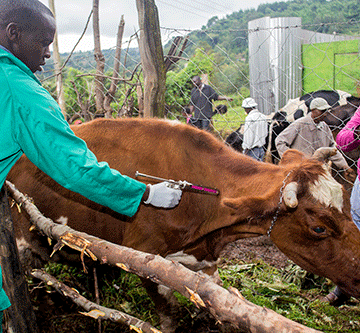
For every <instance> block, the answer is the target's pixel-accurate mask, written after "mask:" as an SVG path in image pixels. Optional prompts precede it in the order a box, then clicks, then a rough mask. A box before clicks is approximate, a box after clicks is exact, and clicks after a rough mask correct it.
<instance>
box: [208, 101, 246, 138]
mask: <svg viewBox="0 0 360 333" xmlns="http://www.w3.org/2000/svg"><path fill="white" fill-rule="evenodd" d="M217 104H221V103H217ZM230 104H231V103H230ZM245 117H246V114H245V111H244V109H243V108H242V107H241V106H234V107H233V106H231V105H230V106H228V111H227V112H226V113H225V114H224V115H221V114H216V115H215V116H214V117H213V118H212V119H213V124H214V127H215V132H217V133H220V135H221V136H222V137H223V138H225V137H226V136H227V135H229V134H230V133H231V132H233V131H235V130H237V129H238V128H239V127H240V125H242V124H244V121H245Z"/></svg>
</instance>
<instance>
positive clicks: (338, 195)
mask: <svg viewBox="0 0 360 333" xmlns="http://www.w3.org/2000/svg"><path fill="white" fill-rule="evenodd" d="M325 170H326V174H325V175H323V176H320V177H319V179H318V180H317V181H316V182H315V183H314V184H310V193H311V194H312V196H313V197H314V198H315V199H316V200H318V201H319V202H320V203H321V204H323V205H325V206H327V207H334V208H336V209H337V210H339V211H340V212H342V209H343V207H344V199H343V192H342V186H341V185H340V184H339V183H338V182H337V181H336V180H335V179H334V178H333V177H332V176H331V175H330V173H329V172H328V171H327V169H326V168H325Z"/></svg>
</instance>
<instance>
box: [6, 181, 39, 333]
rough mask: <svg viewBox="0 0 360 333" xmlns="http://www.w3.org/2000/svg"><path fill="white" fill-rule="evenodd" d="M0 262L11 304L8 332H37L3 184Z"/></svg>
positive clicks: (7, 315)
mask: <svg viewBox="0 0 360 333" xmlns="http://www.w3.org/2000/svg"><path fill="white" fill-rule="evenodd" d="M0 262H1V268H2V273H3V287H4V290H5V292H6V294H7V295H8V297H9V299H10V302H11V306H10V307H9V308H8V309H7V310H5V318H6V319H7V322H6V326H7V327H8V328H9V330H8V332H12V333H37V332H38V328H37V324H36V317H35V314H34V311H33V308H32V305H31V301H30V295H29V290H28V286H27V282H26V279H25V276H24V272H23V269H22V267H21V264H20V262H19V253H18V249H17V247H16V241H15V236H14V226H13V223H12V219H11V212H10V207H9V202H8V199H7V194H6V190H5V187H3V188H2V189H1V191H0Z"/></svg>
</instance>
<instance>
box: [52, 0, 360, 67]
mask: <svg viewBox="0 0 360 333" xmlns="http://www.w3.org/2000/svg"><path fill="white" fill-rule="evenodd" d="M264 16H270V17H301V18H302V24H303V28H305V29H307V30H313V31H317V32H322V33H333V32H334V28H335V30H336V31H335V32H336V33H338V34H350V35H353V34H359V24H358V23H359V21H360V2H358V1H357V0H341V1H340V0H330V1H327V0H290V1H279V2H275V3H265V4H262V5H259V6H258V8H256V9H255V8H253V9H247V10H240V11H238V12H234V13H232V14H230V15H227V16H226V17H225V18H222V19H219V18H218V17H217V16H215V17H212V18H211V19H210V20H209V21H208V23H207V24H206V26H203V27H201V29H200V28H199V30H197V31H194V32H191V33H190V35H189V40H190V41H191V43H189V46H188V48H187V50H186V51H187V52H186V53H187V55H188V56H191V55H192V54H193V53H194V51H195V49H196V48H197V47H204V48H206V49H207V50H208V51H213V52H215V53H216V49H217V48H218V47H220V48H221V49H223V50H226V52H227V53H228V54H229V55H237V56H238V57H246V53H247V44H248V40H247V28H248V22H249V21H251V20H254V19H258V18H261V17H264ZM169 47H170V42H169V43H168V44H167V45H165V47H164V49H165V53H167V50H168V48H169ZM103 53H104V55H105V59H106V62H107V68H109V69H110V68H112V66H113V59H114V54H115V49H108V50H103ZM124 53H125V50H124V51H123V53H122V59H124ZM67 56H68V54H66V53H65V54H61V57H62V59H66V58H67ZM139 61H140V55H139V51H138V49H137V48H133V49H130V50H129V55H128V56H127V62H126V67H127V68H129V69H132V68H133V67H134V66H135V65H136V64H137V63H138V62H139ZM68 66H70V67H74V68H76V69H79V70H81V71H85V72H86V71H90V70H93V69H94V66H95V61H94V60H93V53H92V52H91V51H89V52H76V53H74V54H73V55H72V57H71V59H70V61H69V63H68ZM51 68H52V62H51V61H49V64H48V65H47V66H46V68H45V69H46V70H49V69H51Z"/></svg>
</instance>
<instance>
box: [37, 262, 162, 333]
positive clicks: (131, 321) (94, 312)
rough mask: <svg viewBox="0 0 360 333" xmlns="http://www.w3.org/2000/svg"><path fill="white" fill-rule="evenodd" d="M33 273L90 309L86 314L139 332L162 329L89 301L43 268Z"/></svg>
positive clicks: (154, 332) (155, 331)
mask: <svg viewBox="0 0 360 333" xmlns="http://www.w3.org/2000/svg"><path fill="white" fill-rule="evenodd" d="M31 275H32V276H33V277H35V278H37V279H39V280H42V281H44V282H45V283H46V284H47V285H48V286H51V287H53V288H55V289H56V291H57V292H58V293H59V294H61V295H63V296H65V297H68V298H70V299H71V300H72V301H73V302H74V303H75V304H77V305H79V306H80V307H82V308H83V309H85V310H86V311H88V312H80V313H81V314H83V315H84V316H88V317H91V318H94V319H106V320H110V321H112V322H114V323H121V324H125V325H128V326H129V327H130V328H131V329H134V330H135V331H137V332H144V333H161V331H159V330H158V329H156V328H155V327H153V326H151V325H150V324H149V323H146V322H144V321H141V320H140V319H138V318H135V317H132V316H130V315H128V314H126V313H123V312H121V311H117V310H114V309H109V308H106V307H104V306H101V305H98V304H96V303H93V302H91V301H89V300H88V299H86V298H85V297H83V296H81V295H80V294H79V293H78V292H77V291H75V290H74V289H72V288H70V287H68V286H67V285H65V284H64V283H62V282H60V281H58V280H57V279H55V278H54V277H53V276H51V275H50V274H48V273H46V272H44V271H43V270H40V269H35V270H33V271H32V272H31Z"/></svg>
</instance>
